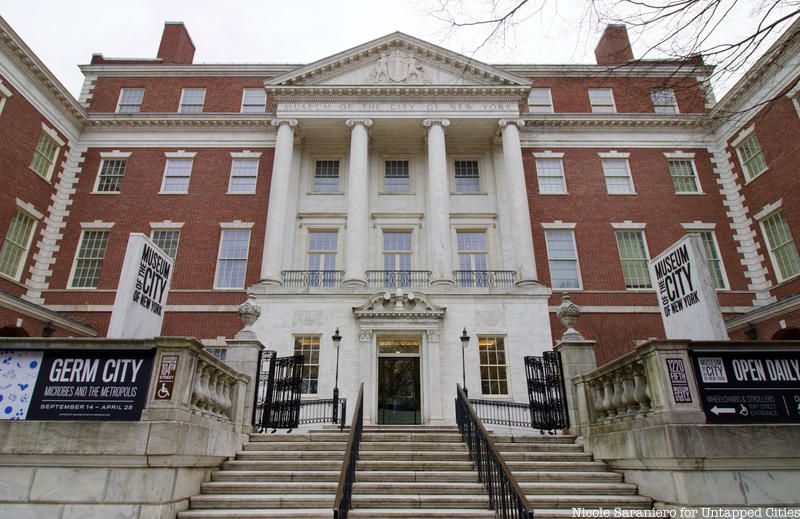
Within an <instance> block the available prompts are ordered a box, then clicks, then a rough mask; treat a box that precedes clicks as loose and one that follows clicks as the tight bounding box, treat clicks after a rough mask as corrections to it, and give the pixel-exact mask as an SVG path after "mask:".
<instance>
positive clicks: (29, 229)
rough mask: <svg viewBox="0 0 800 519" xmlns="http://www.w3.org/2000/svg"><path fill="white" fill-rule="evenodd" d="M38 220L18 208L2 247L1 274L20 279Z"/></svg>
mask: <svg viewBox="0 0 800 519" xmlns="http://www.w3.org/2000/svg"><path fill="white" fill-rule="evenodd" d="M35 229H36V220H35V219H34V218H33V217H32V216H30V215H29V214H27V213H25V212H24V211H21V210H19V209H17V211H16V212H15V213H14V216H13V217H12V218H11V224H10V225H9V226H8V232H6V237H5V240H3V248H2V249H0V274H3V275H5V276H8V277H10V278H11V279H13V280H15V281H19V279H20V276H21V275H22V269H23V267H24V265H25V260H26V259H27V258H28V252H29V251H30V248H31V241H32V240H33V232H34V230H35Z"/></svg>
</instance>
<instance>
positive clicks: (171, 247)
mask: <svg viewBox="0 0 800 519" xmlns="http://www.w3.org/2000/svg"><path fill="white" fill-rule="evenodd" d="M150 239H152V240H153V243H155V244H156V245H158V246H159V247H160V248H161V250H163V251H164V252H166V253H167V256H169V257H170V258H172V259H173V260H174V259H175V256H177V255H178V243H179V242H180V240H181V231H180V229H153V232H152V234H151V235H150Z"/></svg>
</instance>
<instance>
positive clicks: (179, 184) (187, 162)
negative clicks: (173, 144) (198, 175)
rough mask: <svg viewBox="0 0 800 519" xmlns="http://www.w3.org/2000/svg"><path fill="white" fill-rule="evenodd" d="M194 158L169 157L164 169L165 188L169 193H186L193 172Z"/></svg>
mask: <svg viewBox="0 0 800 519" xmlns="http://www.w3.org/2000/svg"><path fill="white" fill-rule="evenodd" d="M192 162H193V161H192V159H167V167H166V169H165V170H164V188H163V189H162V191H164V192H167V193H186V192H188V191H189V179H190V177H191V174H192Z"/></svg>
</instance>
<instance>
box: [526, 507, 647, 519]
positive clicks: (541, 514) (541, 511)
mask: <svg viewBox="0 0 800 519" xmlns="http://www.w3.org/2000/svg"><path fill="white" fill-rule="evenodd" d="M581 508H582V509H583V510H582V511H583V513H584V514H585V515H584V516H583V517H590V516H591V517H602V516H603V515H602V514H603V511H605V513H609V510H608V508H605V507H603V508H598V507H596V506H584V507H581ZM627 509H628V510H649V509H650V507H649V506H647V507H640V508H637V507H630V508H627ZM591 512H594V514H592V515H590V514H591ZM610 513H611V516H612V517H613V516H614V511H613V510H612V511H610ZM595 514H596V515H595ZM533 517H534V518H535V519H574V518H575V513H574V512H573V510H572V509H571V508H534V509H533Z"/></svg>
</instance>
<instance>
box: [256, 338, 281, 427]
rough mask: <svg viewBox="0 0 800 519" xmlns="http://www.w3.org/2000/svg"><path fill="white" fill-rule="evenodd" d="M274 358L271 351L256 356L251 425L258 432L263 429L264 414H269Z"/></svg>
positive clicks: (272, 387) (272, 388) (264, 351)
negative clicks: (256, 364)
mask: <svg viewBox="0 0 800 519" xmlns="http://www.w3.org/2000/svg"><path fill="white" fill-rule="evenodd" d="M275 357H276V354H275V352H274V351H272V350H262V351H260V352H259V354H258V369H257V370H256V391H255V395H254V399H253V425H255V426H256V428H257V429H258V430H262V429H263V428H264V421H265V419H266V416H265V413H266V414H267V415H268V414H269V403H270V402H271V401H272V392H273V390H274V385H273V382H274V380H273V376H274V374H275V367H274V360H275Z"/></svg>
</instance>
